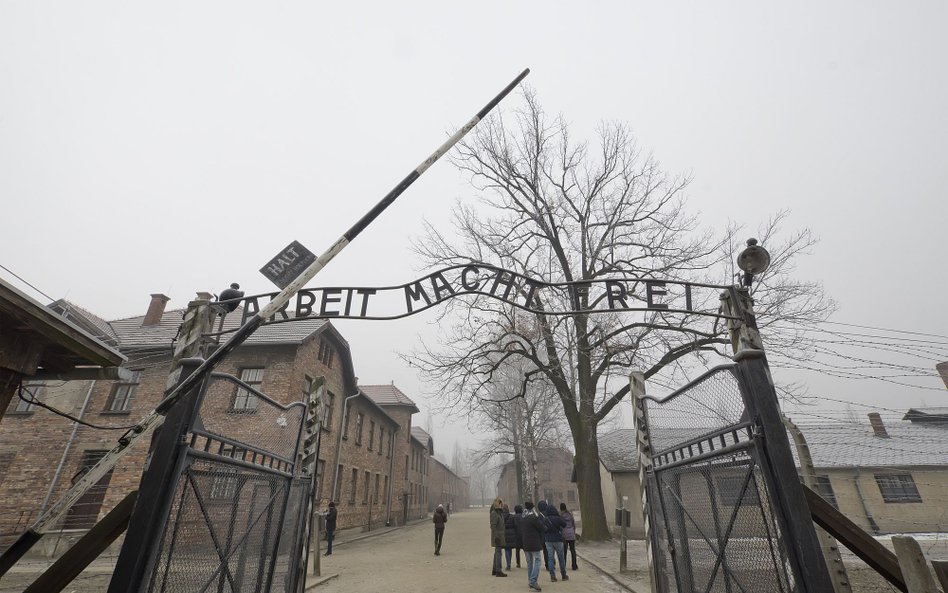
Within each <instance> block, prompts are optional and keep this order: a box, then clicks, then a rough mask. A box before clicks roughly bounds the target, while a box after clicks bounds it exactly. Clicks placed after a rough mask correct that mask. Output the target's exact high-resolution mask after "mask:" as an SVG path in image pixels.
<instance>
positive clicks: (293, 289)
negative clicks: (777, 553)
mask: <svg viewBox="0 0 948 593" xmlns="http://www.w3.org/2000/svg"><path fill="white" fill-rule="evenodd" d="M529 73H530V69H529V68H527V69H526V70H524V71H523V72H521V73H520V75H519V76H517V78H515V79H514V80H513V81H512V82H511V83H510V84H508V85H507V86H506V87H505V88H504V90H502V91H501V92H500V93H499V94H498V95H497V96H496V97H494V98H493V99H491V100H490V102H489V103H488V104H487V105H485V106H484V108H483V109H481V110H480V111H478V112H477V114H476V115H475V116H474V117H472V118H471V119H470V121H468V122H467V123H466V124H464V126H463V127H462V128H461V129H460V130H458V131H457V132H455V133H454V135H453V136H451V137H450V138H448V140H447V141H446V142H445V143H444V144H442V145H441V146H439V147H438V149H437V150H435V151H434V152H433V153H431V156H429V157H428V158H426V159H425V160H424V161H422V162H421V164H420V165H418V166H417V167H415V169H414V170H412V172H411V173H409V174H408V175H407V176H406V177H405V178H404V179H402V180H401V181H400V182H399V183H398V185H396V186H395V187H394V189H392V191H390V192H388V194H386V196H385V197H384V198H382V199H381V200H380V201H379V203H378V204H376V205H375V206H374V207H373V208H372V209H371V210H369V211H368V212H367V213H366V214H365V215H364V216H363V217H362V218H360V219H359V220H358V221H357V222H356V223H355V224H354V225H352V227H351V228H350V229H349V230H348V231H346V232H345V233H344V234H343V235H342V236H341V237H339V239H337V240H336V242H335V243H333V244H332V245H331V246H330V247H329V249H327V250H326V251H325V252H324V253H323V254H322V255H320V256H319V257H318V258H316V260H315V261H313V262H312V263H311V264H309V266H307V267H306V269H304V270H303V271H302V272H301V273H300V274H299V275H298V276H297V277H296V278H295V279H294V280H292V281H291V282H290V283H289V284H287V285H286V286H285V287H284V288H283V290H282V291H280V293H279V294H278V295H277V296H276V297H274V298H273V300H272V301H270V302H269V303H267V306H265V307H264V308H263V309H261V310H260V312H259V313H257V314H256V315H254V316H253V317H251V318H250V319H249V320H247V322H246V323H244V324H243V325H242V326H241V327H240V329H238V330H237V331H236V332H235V333H234V335H233V336H231V338H230V339H229V340H228V341H227V342H226V343H225V344H224V345H222V346H221V347H220V348H219V349H218V350H217V351H215V352H214V353H213V354H211V355H210V356H209V357H208V358H207V360H206V361H205V362H204V364H203V365H201V366H200V367H199V368H198V369H197V370H196V371H195V372H194V374H193V375H191V376H190V377H188V379H187V380H185V381H184V382H182V383H181V384H180V385H179V386H178V387H177V388H175V389H174V390H173V391H172V392H171V393H169V394H168V396H167V397H166V398H165V399H164V400H163V401H162V402H161V403H160V404H158V406H157V407H156V408H155V411H156V412H158V413H162V412H164V411H166V410H167V409H168V408H169V407H170V406H172V405H173V404H174V402H175V400H176V398H177V397H178V396H179V395H180V394H181V393H183V392H185V391H187V390H189V389H191V388H192V387H194V386H195V385H197V384H198V383H199V382H200V381H201V379H202V378H203V376H204V375H205V374H206V373H207V372H209V371H210V369H211V368H213V367H214V366H215V365H216V364H217V363H218V361H220V360H221V359H222V358H224V357H225V356H227V355H228V354H229V353H230V352H232V351H233V350H234V348H236V347H237V346H240V345H241V344H242V343H243V342H244V340H246V339H247V338H248V337H249V336H250V335H251V334H252V333H253V332H254V331H256V330H257V328H259V327H260V325H262V324H263V322H264V321H266V320H267V319H268V318H270V317H273V316H274V315H276V313H277V312H278V311H279V310H280V309H281V308H283V306H284V305H286V303H288V302H289V300H290V299H291V298H293V297H294V296H295V295H296V293H297V292H299V291H300V289H301V288H303V287H304V286H306V284H307V283H308V282H309V281H310V280H312V279H313V277H314V276H316V274H318V273H319V272H320V270H322V269H323V268H324V267H326V265H327V264H328V263H329V262H330V261H332V260H333V258H335V257H336V256H337V255H339V253H340V252H341V251H342V250H343V249H345V248H346V246H347V245H349V243H352V242H353V241H354V240H355V238H356V237H358V236H359V234H360V233H362V231H364V230H365V229H366V227H368V226H369V225H370V224H371V223H372V221H374V220H375V219H376V218H378V216H379V215H380V214H381V213H382V212H384V211H385V209H386V208H388V207H389V206H391V205H392V203H393V202H394V201H395V199H396V198H398V196H400V195H401V194H402V192H404V191H405V190H406V189H408V187H409V186H410V185H411V184H412V183H414V182H415V180H416V179H418V178H419V177H421V175H422V173H424V172H425V171H427V170H428V168H429V167H431V165H433V164H434V163H435V161H437V160H438V159H439V158H441V157H442V156H443V155H444V154H445V153H446V152H448V151H449V150H450V149H451V147H453V146H454V145H455V144H457V143H458V141H460V140H461V138H463V137H464V136H465V135H466V134H467V133H468V132H470V131H471V130H472V129H473V128H474V126H475V125H477V122H479V121H481V120H482V119H484V118H485V117H486V116H487V114H488V113H490V111H491V110H492V109H493V108H494V107H496V106H497V104H498V103H500V101H501V100H503V98H504V97H506V96H507V95H508V94H510V91H512V90H513V89H514V88H515V87H516V86H517V85H518V84H520V81H522V80H523V79H524V78H526V76H527V74H529Z"/></svg>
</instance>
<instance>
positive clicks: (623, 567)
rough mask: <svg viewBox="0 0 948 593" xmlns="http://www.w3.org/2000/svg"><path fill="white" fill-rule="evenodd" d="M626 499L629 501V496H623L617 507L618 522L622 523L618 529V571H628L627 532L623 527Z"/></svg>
mask: <svg viewBox="0 0 948 593" xmlns="http://www.w3.org/2000/svg"><path fill="white" fill-rule="evenodd" d="M628 501H629V497H628V496H623V497H622V502H621V503H620V504H621V506H620V507H619V519H620V523H622V527H620V528H619V529H620V532H619V533H620V534H621V535H620V536H619V537H620V538H621V539H620V540H619V572H628V571H629V563H628V549H629V540H628V534H627V533H626V529H625V524H626V520H625V505H626V503H627V502H628Z"/></svg>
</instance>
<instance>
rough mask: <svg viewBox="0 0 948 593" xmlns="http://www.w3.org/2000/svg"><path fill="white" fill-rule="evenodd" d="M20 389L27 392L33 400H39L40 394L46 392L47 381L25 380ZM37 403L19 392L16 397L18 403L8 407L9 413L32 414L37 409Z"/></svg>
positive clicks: (18, 414)
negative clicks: (29, 381) (30, 381)
mask: <svg viewBox="0 0 948 593" xmlns="http://www.w3.org/2000/svg"><path fill="white" fill-rule="evenodd" d="M20 389H22V390H23V391H26V392H27V397H29V399H31V400H39V398H40V396H41V395H43V394H44V393H45V392H46V383H27V382H26V381H24V382H23V383H22V384H21V385H20ZM11 408H12V409H11ZM36 408H37V406H36V404H34V403H33V402H31V401H28V400H27V399H25V398H21V397H20V395H19V394H17V397H16V405H14V406H10V407H8V408H7V410H8V411H7V414H9V415H14V416H30V415H32V414H33V412H35V411H36Z"/></svg>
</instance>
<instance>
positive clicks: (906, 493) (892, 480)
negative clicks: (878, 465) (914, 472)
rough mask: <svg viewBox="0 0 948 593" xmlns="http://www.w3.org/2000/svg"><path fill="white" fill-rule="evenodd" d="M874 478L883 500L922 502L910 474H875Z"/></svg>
mask: <svg viewBox="0 0 948 593" xmlns="http://www.w3.org/2000/svg"><path fill="white" fill-rule="evenodd" d="M875 478H876V484H878V485H879V491H880V492H882V500H884V501H885V502H922V496H921V495H920V494H919V493H918V488H916V487H915V480H914V479H913V478H912V476H911V475H910V474H875Z"/></svg>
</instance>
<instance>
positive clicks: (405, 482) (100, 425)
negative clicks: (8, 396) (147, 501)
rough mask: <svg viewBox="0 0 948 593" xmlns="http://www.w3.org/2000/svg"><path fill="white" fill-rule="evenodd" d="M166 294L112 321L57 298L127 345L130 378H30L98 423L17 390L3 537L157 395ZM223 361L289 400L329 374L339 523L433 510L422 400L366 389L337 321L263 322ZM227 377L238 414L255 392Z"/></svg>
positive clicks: (324, 448)
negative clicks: (418, 416)
mask: <svg viewBox="0 0 948 593" xmlns="http://www.w3.org/2000/svg"><path fill="white" fill-rule="evenodd" d="M198 296H199V298H204V299H206V298H208V297H209V296H210V295H208V294H207V293H198ZM168 300H169V299H168V298H167V297H165V296H164V295H161V294H155V295H152V298H151V301H150V303H149V306H148V311H147V313H146V314H145V315H140V316H135V317H130V318H127V319H119V320H114V321H105V320H103V319H101V318H99V317H97V316H95V315H94V314H92V313H90V312H88V311H85V310H83V309H81V308H79V307H76V306H74V305H72V304H70V303H68V302H66V301H57V302H55V303H53V304H52V305H50V309H52V310H53V311H54V312H55V313H57V314H58V315H59V316H61V317H68V319H69V321H70V323H72V324H73V325H76V326H78V327H82V328H84V329H87V330H88V331H89V332H90V333H92V335H96V336H97V337H99V338H100V339H101V340H102V341H103V342H104V343H106V344H109V345H110V346H111V347H114V348H115V349H116V350H118V351H119V352H121V353H122V354H123V355H125V356H126V357H127V358H128V361H127V362H126V363H125V364H124V365H123V366H124V368H125V369H126V370H128V371H131V373H127V374H126V375H127V376H128V377H129V379H128V380H123V381H113V380H94V381H93V380H89V381H66V382H61V381H60V382H48V383H47V384H45V385H44V384H28V389H29V390H30V392H31V393H34V394H35V396H36V397H37V398H38V399H39V400H40V401H42V402H45V403H48V404H50V405H53V406H54V407H56V408H58V409H60V410H62V411H65V412H67V413H70V414H72V415H74V416H77V417H79V418H80V419H82V420H83V421H84V422H87V423H89V424H93V425H95V427H89V426H84V425H81V424H77V423H74V422H72V421H71V420H68V419H66V418H63V417H61V416H57V415H54V414H53V413H51V412H49V411H47V410H45V409H42V408H37V407H35V406H30V405H28V404H26V403H24V402H22V401H20V400H17V401H13V402H11V403H10V404H9V406H8V408H7V413H8V414H9V416H8V417H7V419H6V421H5V422H4V423H3V424H2V425H0V535H2V536H3V537H4V540H5V541H0V545H3V544H5V543H9V542H10V541H12V539H13V538H15V536H16V535H17V534H18V533H20V532H21V531H22V530H24V529H25V528H26V527H27V526H28V525H29V524H30V522H31V521H32V519H33V518H34V517H35V516H36V515H37V513H38V512H39V511H40V510H41V509H44V508H46V506H48V504H50V503H51V502H54V501H55V500H57V499H58V498H59V497H60V496H61V495H62V494H63V493H64V492H65V491H66V490H67V489H68V488H69V487H70V485H71V484H72V482H73V481H74V480H75V479H76V477H77V476H78V475H80V474H81V472H82V471H83V469H84V468H86V467H89V466H91V465H93V464H94V463H95V462H96V461H97V460H98V459H99V458H100V457H101V455H102V454H104V453H105V452H106V451H108V450H109V449H111V447H112V446H113V445H114V443H115V441H116V439H117V438H118V437H119V436H121V435H122V434H123V432H124V431H125V429H126V427H129V426H131V425H134V424H135V423H137V422H138V420H139V419H141V418H142V417H143V416H145V415H146V414H148V413H149V412H151V410H152V409H154V407H155V405H156V404H157V403H158V402H159V401H160V399H161V398H162V396H163V394H164V392H165V387H166V384H167V380H168V374H169V370H170V364H171V353H172V345H173V343H174V340H175V339H176V337H177V333H178V329H179V326H180V324H181V320H182V316H183V312H184V310H183V309H178V310H166V304H167V303H168ZM241 317H242V311H241V310H240V309H238V310H237V311H235V312H233V313H231V314H229V315H227V316H226V317H225V318H224V319H223V321H222V323H221V325H220V326H219V327H218V326H217V323H215V330H218V331H221V330H222V331H225V332H226V331H227V330H231V329H236V328H237V327H238V325H239V324H240V320H241ZM209 346H210V347H213V344H211V345H209ZM216 370H217V371H218V372H223V373H228V374H231V375H234V376H236V377H239V378H240V379H241V380H242V381H244V382H245V383H247V384H249V385H251V386H253V387H254V388H256V389H257V390H259V391H260V392H262V393H265V394H266V395H268V396H269V397H271V398H272V399H274V400H276V401H278V402H280V403H282V404H289V403H292V402H295V401H300V400H303V399H304V398H305V394H307V393H309V392H310V389H311V386H312V385H313V382H314V381H318V380H319V378H322V380H323V381H324V384H325V387H326V391H325V398H324V400H323V404H324V408H323V412H324V420H323V424H322V433H321V439H320V449H319V455H318V458H317V464H316V469H317V476H318V479H317V492H316V496H317V498H318V499H319V505H320V506H321V507H323V508H325V505H326V504H327V503H328V501H329V499H330V496H331V493H333V492H335V496H333V498H334V499H335V500H336V502H337V505H338V510H339V520H338V527H339V528H340V529H345V528H351V527H360V526H361V527H362V528H372V527H375V526H378V525H381V524H384V523H386V522H390V523H395V524H401V523H403V522H404V521H405V520H408V519H413V518H417V517H420V516H423V515H424V514H425V512H426V511H427V508H426V507H425V506H424V505H425V501H426V500H427V498H426V495H427V483H428V458H429V457H430V450H431V449H430V446H431V445H430V443H428V444H426V443H424V442H421V441H419V437H418V436H416V437H415V438H413V437H412V434H411V416H412V414H414V413H416V412H418V408H417V406H415V404H414V403H413V402H412V401H411V400H410V399H409V398H408V397H407V396H405V395H404V394H403V393H402V392H401V391H399V390H398V389H397V388H395V387H394V386H382V387H385V388H387V389H375V390H374V392H375V393H377V394H378V400H377V399H374V398H373V397H370V395H369V394H367V392H364V391H361V390H360V389H359V386H358V385H357V378H356V375H355V372H354V367H353V361H352V357H351V354H350V350H349V344H348V343H347V342H346V340H345V339H344V338H343V337H342V335H340V334H339V332H338V331H337V330H336V329H335V327H333V325H332V324H331V323H329V322H328V321H324V320H318V319H303V320H299V321H294V322H292V323H279V324H272V325H266V326H263V327H261V328H260V329H258V330H257V331H256V332H254V334H253V335H251V336H250V337H249V338H248V339H247V340H246V342H244V344H242V345H241V346H240V347H239V348H237V349H235V350H234V352H232V353H231V354H230V355H228V356H227V357H226V358H225V359H224V360H223V361H222V363H221V364H220V365H219V366H218V368H217V369H216ZM370 388H371V386H370ZM229 389H230V391H229V392H228V395H227V397H228V398H229V408H228V409H226V410H223V411H222V412H221V413H224V414H229V415H231V416H230V417H231V418H232V423H233V424H235V425H236V424H240V422H239V420H241V419H242V418H245V417H248V416H249V415H250V414H251V413H253V412H254V410H255V408H256V401H255V400H256V396H255V395H253V394H252V393H250V392H248V391H246V390H243V389H240V388H239V387H236V386H232V387H230V388H229ZM372 392H373V390H372V389H368V393H372ZM224 407H227V406H224ZM109 429H111V430H109ZM421 438H422V439H423V437H421ZM147 449H148V447H147V444H146V443H139V444H138V445H136V447H135V449H133V450H132V451H131V452H130V453H129V454H128V455H127V456H126V457H125V458H124V459H123V460H122V462H121V463H120V464H119V465H118V466H117V467H116V468H115V469H114V470H113V471H112V472H110V473H109V474H108V475H106V476H105V477H103V478H102V480H101V481H100V482H99V484H98V485H97V486H96V487H94V488H93V489H92V490H90V492H89V493H88V494H87V495H86V496H85V497H84V498H83V499H82V500H81V501H80V502H79V503H77V505H75V506H74V507H73V509H71V510H70V512H69V513H68V516H67V517H66V518H65V520H64V522H63V524H62V530H63V532H66V533H70V534H71V533H73V532H77V533H78V532H82V531H84V530H85V529H88V528H89V527H90V526H91V525H93V524H94V523H95V521H96V520H97V519H98V518H100V517H101V516H102V515H103V514H104V513H106V512H108V511H109V510H111V508H113V507H114V506H115V504H117V503H118V502H119V501H120V500H122V498H123V497H124V496H125V495H126V494H127V493H128V492H129V491H130V490H132V489H134V488H136V487H137V486H138V483H139V480H140V477H141V471H142V465H143V462H144V460H145V455H146V453H147ZM403 460H405V461H403Z"/></svg>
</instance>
